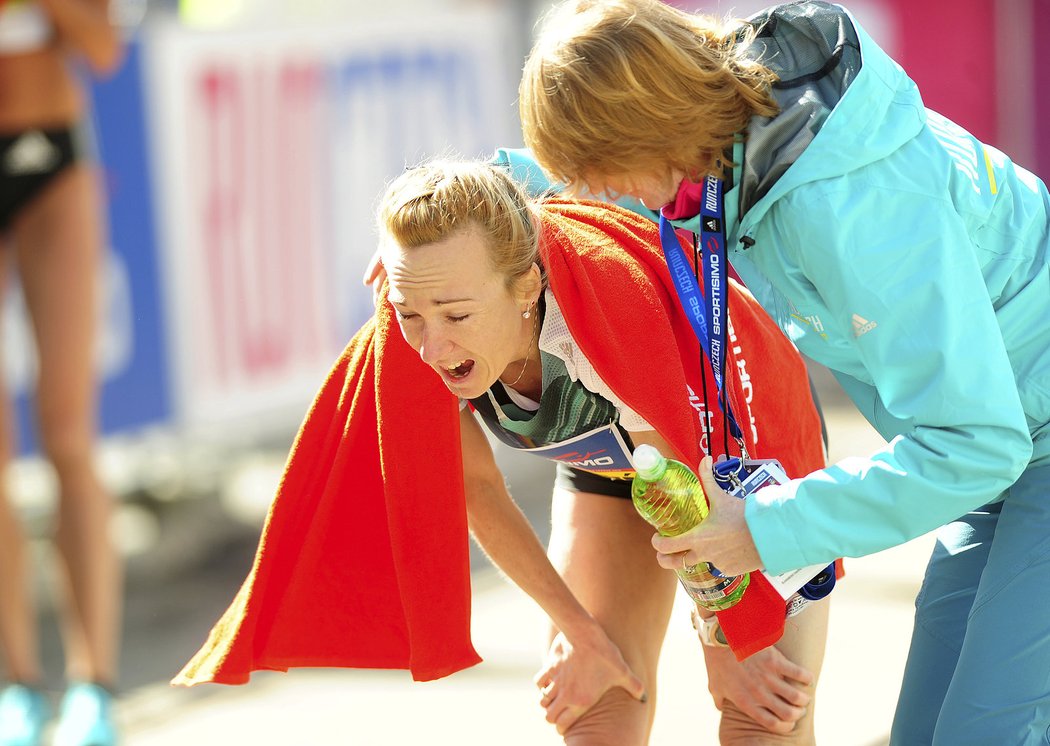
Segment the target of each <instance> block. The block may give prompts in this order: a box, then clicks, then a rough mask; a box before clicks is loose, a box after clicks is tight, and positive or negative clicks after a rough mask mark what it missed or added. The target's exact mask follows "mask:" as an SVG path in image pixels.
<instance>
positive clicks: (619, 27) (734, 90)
mask: <svg viewBox="0 0 1050 746" xmlns="http://www.w3.org/2000/svg"><path fill="white" fill-rule="evenodd" d="M752 39H753V30H752V29H750V27H748V26H746V24H741V23H739V22H737V23H728V22H721V21H719V20H717V19H714V18H712V17H709V16H704V15H694V14H690V13H685V12H683V11H680V10H677V9H675V8H672V7H671V6H670V5H667V4H665V3H663V2H660V0H567V1H566V2H563V3H562V4H561V5H560V6H558V7H556V8H555V9H554V10H553V11H552V12H551V14H550V15H548V16H547V18H546V19H545V21H544V25H543V30H542V31H541V33H540V36H539V38H538V40H537V42H536V45H535V46H534V47H533V50H532V52H531V54H530V55H529V58H528V61H527V62H526V63H525V71H524V76H523V77H522V81H521V87H520V90H519V107H520V114H521V122H522V128H523V130H524V135H525V143H526V144H527V145H528V146H529V147H530V148H531V149H532V151H533V153H534V155H535V157H536V159H537V161H538V162H539V164H540V165H541V166H542V167H543V168H544V169H545V170H546V171H548V173H549V174H550V175H551V176H553V177H554V178H556V179H559V180H561V181H563V182H565V183H567V184H569V185H570V186H572V187H575V188H580V187H585V186H586V182H587V181H588V180H589V179H601V177H605V176H621V175H624V174H629V173H632V172H638V171H645V172H662V171H665V170H670V169H676V170H680V171H683V172H685V173H686V174H687V175H688V176H690V177H692V178H698V177H700V176H703V175H704V174H707V173H718V172H719V170H720V168H721V162H722V161H723V160H724V153H725V151H726V150H727V149H728V148H730V147H731V145H732V143H733V138H734V137H735V136H736V135H737V134H738V133H741V132H743V131H744V130H745V128H746V126H747V123H748V120H749V119H750V118H751V117H752V116H753V115H756V114H758V115H761V116H773V115H774V114H775V113H776V112H777V106H776V103H775V102H774V100H773V97H772V95H771V92H770V89H771V86H772V83H773V82H774V81H775V80H776V76H775V75H774V74H773V73H772V72H770V71H769V70H768V69H767V68H765V67H764V66H762V65H760V64H758V63H756V62H754V61H752V60H750V59H748V58H747V57H746V56H745V55H744V54H743V50H744V49H745V48H746V46H747V45H748V44H749V43H750V42H751V41H752Z"/></svg>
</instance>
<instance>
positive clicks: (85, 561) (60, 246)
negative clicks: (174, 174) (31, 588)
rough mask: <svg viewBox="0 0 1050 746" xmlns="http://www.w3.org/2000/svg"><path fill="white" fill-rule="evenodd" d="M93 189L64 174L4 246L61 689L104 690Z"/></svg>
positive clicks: (81, 173)
mask: <svg viewBox="0 0 1050 746" xmlns="http://www.w3.org/2000/svg"><path fill="white" fill-rule="evenodd" d="M98 189H99V185H98V183H97V181H96V174H95V172H94V170H93V169H92V168H91V167H89V166H87V165H85V164H75V165H73V166H71V167H69V168H67V169H66V170H65V171H64V172H63V173H61V174H60V175H58V176H57V177H56V178H55V179H54V181H53V182H52V183H51V184H49V185H48V188H47V189H46V190H45V191H44V192H42V193H41V194H40V195H38V196H37V197H36V198H35V199H34V200H33V202H32V203H30V204H29V205H28V206H27V207H26V209H25V210H24V212H23V214H22V215H21V216H20V218H19V220H18V221H17V222H16V224H15V236H14V237H15V242H16V247H17V257H18V267H19V274H20V276H21V279H22V287H23V292H24V294H25V299H26V306H27V308H28V311H29V316H30V319H31V321H32V324H33V331H34V334H35V337H36V342H37V353H38V358H39V379H38V383H37V400H38V407H39V411H38V417H39V430H40V438H41V445H42V448H43V451H44V453H45V454H46V456H47V457H48V459H49V460H50V461H51V463H52V464H53V466H54V469H55V474H56V477H57V479H58V486H59V507H58V516H57V526H56V532H55V541H56V544H57V546H58V550H59V554H60V556H61V559H62V565H63V567H64V570H65V572H64V580H65V583H64V594H63V595H64V598H63V602H64V603H63V639H64V642H65V653H66V673H67V676H68V678H69V679H70V681H74V682H93V683H97V684H101V685H103V686H106V687H111V686H112V685H113V684H114V683H115V681H116V673H117V670H116V660H117V647H118V640H119V630H120V609H121V585H122V580H121V576H122V573H121V567H120V562H119V559H118V556H117V553H116V551H115V548H114V545H113V543H112V540H111V536H110V518H111V515H112V500H111V498H110V496H109V494H108V493H107V492H106V490H105V489H104V487H103V485H102V483H101V481H100V479H99V477H98V475H97V473H96V470H95V464H94V446H95V429H96V399H97V381H96V360H95V351H96V346H97V345H96V342H97V340H96V337H97V329H98V316H99V312H100V306H99V293H98V280H99V276H100V268H101V262H102V260H103V257H104V251H103V245H102V235H103V230H102V228H103V217H102V204H101V200H100V196H99V192H98ZM101 693H102V690H100V691H99V694H101Z"/></svg>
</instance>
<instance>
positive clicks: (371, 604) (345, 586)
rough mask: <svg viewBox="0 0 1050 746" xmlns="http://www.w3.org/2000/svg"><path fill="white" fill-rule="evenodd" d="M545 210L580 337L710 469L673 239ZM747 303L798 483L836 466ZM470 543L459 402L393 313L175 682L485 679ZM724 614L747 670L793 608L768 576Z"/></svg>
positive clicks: (286, 484) (610, 217) (806, 401)
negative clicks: (396, 673)
mask: <svg viewBox="0 0 1050 746" xmlns="http://www.w3.org/2000/svg"><path fill="white" fill-rule="evenodd" d="M542 213H543V223H544V230H543V242H542V247H543V261H544V263H545V265H546V268H547V272H548V277H549V279H550V283H551V287H552V290H553V292H554V293H555V295H556V296H557V298H558V302H559V305H560V306H561V308H562V311H563V313H564V314H565V317H566V321H567V323H568V325H569V329H570V331H572V333H573V336H574V337H575V338H576V340H577V341H578V343H579V344H580V346H581V348H582V349H583V351H584V353H585V354H586V355H587V357H588V358H589V359H590V360H591V361H592V363H593V364H594V366H595V368H596V370H597V371H598V373H599V375H600V376H601V377H602V378H603V380H605V382H606V383H607V384H608V385H609V386H610V387H611V388H612V389H613V391H615V392H616V393H617V395H619V396H620V397H621V398H622V399H623V400H624V402H625V403H627V404H628V405H629V406H631V407H632V408H633V409H635V410H636V411H637V412H638V413H639V414H640V415H642V416H643V417H644V418H645V419H646V420H647V421H648V422H649V423H650V424H652V425H653V426H654V427H655V428H656V429H657V430H658V431H659V432H660V433H661V434H662V435H663V436H664V438H665V439H666V440H667V441H668V443H669V444H671V446H672V447H673V448H674V450H675V456H676V457H677V458H679V459H680V460H682V461H684V462H685V463H687V464H698V463H699V461H700V449H699V446H698V443H699V437H700V428H699V422H698V418H697V415H696V410H695V409H694V407H693V406H691V405H690V401H689V396H688V391H687V389H686V385H687V383H688V385H689V386H690V387H691V388H692V390H693V392H695V394H696V395H698V396H699V394H700V391H701V388H700V383H699V381H700V378H699V376H700V370H701V368H700V362H699V361H700V349H699V345H698V344H697V342H696V340H695V338H694V337H693V334H692V330H691V328H690V326H689V324H688V321H687V320H686V318H685V316H684V314H683V313H682V311H681V308H680V306H679V305H678V300H677V298H676V297H675V295H674V290H673V285H672V284H671V280H670V276H669V274H668V270H667V267H666V264H665V263H664V260H663V256H662V254H661V252H660V249H659V248H658V247H659V242H658V234H657V231H656V227H655V225H654V224H653V223H652V222H650V221H648V220H645V219H644V218H641V217H639V216H637V215H635V214H634V213H631V212H628V211H626V210H621V209H619V208H615V207H610V206H608V205H603V204H599V203H574V202H568V201H560V200H552V201H550V202H549V203H546V204H545V206H544V208H543V211H542ZM730 298H731V300H730V304H731V305H730V309H731V313H732V322H733V328H734V330H735V331H736V335H737V338H738V341H739V348H740V349H739V350H737V349H736V348H734V346H733V345H731V346H730V355H729V360H728V364H729V366H730V370H734V369H735V368H736V366H737V365H738V364H739V363H740V362H741V361H743V362H744V363H745V365H746V369H747V372H748V373H749V375H750V376H751V379H752V382H753V384H754V385H753V387H752V388H750V389H748V388H746V387H745V386H742V385H737V383H735V382H737V381H738V380H739V377H738V376H737V375H729V376H727V379H728V380H729V382H730V383H729V387H730V397H731V400H732V402H733V408H734V412H735V413H736V414H737V417H738V419H739V420H740V421H741V424H742V426H743V427H744V429H745V431H747V433H746V434H747V441H748V451H749V453H750V454H752V455H753V456H759V457H762V456H766V455H775V456H776V457H778V458H779V459H780V460H781V462H782V463H783V464H784V467H785V468H786V469H787V470H788V472H789V473H791V474H805V473H808V472H809V471H812V470H814V469H817V468H820V467H821V466H823V454H822V450H821V446H820V434H819V433H820V425H819V420H818V417H817V414H816V410H815V408H814V407H813V403H812V399H811V398H810V392H809V387H808V384H807V379H806V376H805V368H804V365H803V363H802V360H801V358H800V357H799V356H798V353H797V352H796V351H795V350H794V348H793V347H792V346H791V345H790V343H789V342H788V341H787V340H786V339H785V338H784V337H783V336H782V335H781V334H780V332H779V331H778V330H777V329H776V328H775V327H774V326H773V324H772V321H771V320H770V319H769V318H768V317H767V316H765V315H764V313H763V312H762V310H761V309H760V308H759V307H758V305H757V304H756V303H755V302H754V300H753V299H751V298H750V296H749V295H748V294H747V293H746V291H743V290H742V289H741V288H739V287H738V286H736V285H732V286H731V289H730ZM705 367H706V366H705ZM708 390H709V391H710V392H714V390H715V389H714V381H713V379H712V378H711V377H710V373H709V372H708ZM749 397H750V400H749ZM712 404H713V402H712ZM749 412H750V413H751V415H753V416H754V417H755V418H756V419H757V420H758V422H759V423H760V430H759V431H758V432H759V438H758V442H757V443H756V442H755V439H754V437H753V433H752V430H751V428H750V427H748V425H747V424H746V423H748V422H749V418H750V416H751V415H749V414H748V413H749ZM718 420H719V418H718V417H716V418H715V421H716V423H715V424H716V428H720V423H719V422H718ZM785 424H787V426H784V425H785ZM719 432H720V430H719V431H717V432H716V435H715V442H716V443H719V442H721V441H720V438H721V436H720V434H719ZM467 542H468V534H467V525H466V512H465V507H464V496H463V481H462V464H461V456H460V452H459V420H458V414H457V407H456V400H455V398H454V397H453V396H452V395H451V394H450V393H449V392H448V390H447V389H446V388H445V387H444V385H443V384H442V383H441V381H440V379H439V378H438V376H437V375H435V374H434V373H433V372H432V371H431V370H429V367H428V366H426V365H425V364H424V363H423V362H422V361H421V360H420V359H419V356H418V354H416V353H415V351H413V350H412V349H411V348H410V347H409V346H408V345H407V344H406V343H405V342H404V340H403V338H402V337H401V334H400V331H399V329H398V327H397V324H396V322H395V320H394V319H393V314H392V312H391V310H390V307H389V305H388V304H386V303H385V302H383V303H380V307H379V309H378V310H377V312H376V316H375V319H374V320H373V321H370V322H369V323H368V324H366V325H365V327H364V328H362V330H361V331H360V332H358V334H357V335H355V337H354V338H353V339H352V340H351V341H350V344H349V345H348V346H347V348H346V351H345V352H344V353H343V355H342V357H340V359H339V361H338V362H337V363H336V365H335V367H334V368H333V370H332V372H331V373H330V375H329V377H328V379H327V380H326V381H325V383H324V385H323V386H322V388H321V390H320V392H319V393H318V395H317V398H316V400H315V401H314V404H313V406H312V407H311V409H310V411H309V412H308V414H307V416H306V419H305V420H304V422H303V425H302V427H301V429H300V432H299V435H298V437H297V438H296V442H295V444H294V446H293V447H292V451H291V454H290V456H289V459H288V464H287V466H286V470H285V475H284V478H283V479H282V482H281V485H280V487H279V489H278V492H277V496H276V498H275V499H274V502H273V505H272V506H271V508H270V513H269V516H268V517H267V520H266V525H265V527H264V529H263V534H262V538H261V540H260V543H259V549H258V553H257V555H256V558H255V563H254V566H253V568H252V571H251V573H250V574H249V576H248V578H247V579H246V580H245V582H244V585H243V586H242V587H241V590H240V592H239V593H238V595H237V597H236V598H235V599H234V601H233V603H232V605H231V606H230V608H229V609H228V610H227V611H226V613H225V614H224V615H223V617H222V618H221V619H220V620H219V622H218V623H217V624H216V625H215V627H214V629H213V630H212V632H211V634H210V636H209V638H208V640H207V642H206V643H205V645H204V646H203V647H202V648H201V650H200V651H199V652H198V653H197V654H196V655H195V656H194V657H193V659H192V660H191V661H190V662H189V663H187V665H186V666H185V668H184V669H183V670H182V671H181V672H180V673H179V675H178V676H177V677H176V678H175V679H174V681H173V683H175V684H184V685H192V684H197V683H202V682H207V681H212V682H217V683H225V684H240V683H244V682H246V681H247V680H248V678H249V675H250V673H251V672H252V671H255V670H263V669H271V670H282V671H283V670H287V669H289V668H292V667H314V666H338V667H351V668H407V669H409V670H410V671H411V672H412V676H413V678H415V679H417V680H429V679H434V678H439V677H441V676H445V675H448V674H450V673H453V672H455V671H458V670H460V669H463V668H466V667H468V666H471V665H473V664H475V663H477V662H479V660H480V658H479V657H478V655H477V653H476V652H475V650H474V648H473V647H472V645H471V642H470V572H469V565H468V555H467V549H468V546H467ZM771 594H772V595H771ZM719 617H720V619H721V620H722V626H723V628H724V630H725V633H726V637H727V639H728V640H729V641H730V642H731V644H732V645H733V647H734V650H735V651H736V653H737V656H738V657H746V655H749V654H750V653H752V652H755V651H756V650H759V649H761V648H763V647H766V646H767V645H770V644H772V643H773V642H776V640H777V639H779V637H780V635H781V634H782V632H783V625H784V602H783V600H782V599H780V597H779V596H778V595H776V592H775V591H773V589H772V588H771V587H769V585H768V583H767V582H765V581H764V579H762V578H760V577H758V576H756V579H755V580H752V583H751V587H750V589H749V590H748V591H747V593H745V595H744V601H742V602H741V603H740V604H738V605H737V606H736V607H734V608H733V609H731V610H729V611H727V612H720V613H719Z"/></svg>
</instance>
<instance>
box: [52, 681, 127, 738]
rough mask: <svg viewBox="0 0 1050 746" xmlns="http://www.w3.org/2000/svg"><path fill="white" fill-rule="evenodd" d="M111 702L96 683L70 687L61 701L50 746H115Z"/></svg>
mask: <svg viewBox="0 0 1050 746" xmlns="http://www.w3.org/2000/svg"><path fill="white" fill-rule="evenodd" d="M112 700H113V695H111V694H110V693H109V691H108V690H107V689H106V688H105V687H102V686H99V685H98V684H89V683H83V684H71V685H70V687H69V688H68V689H67V690H66V696H65V697H63V698H62V712H61V714H60V715H59V720H58V728H56V729H55V744H54V746H115V744H116V743H117V728H116V725H115V724H114V722H113V713H112V709H113V708H112Z"/></svg>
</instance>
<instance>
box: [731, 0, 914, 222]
mask: <svg viewBox="0 0 1050 746" xmlns="http://www.w3.org/2000/svg"><path fill="white" fill-rule="evenodd" d="M748 24H749V25H751V26H753V27H754V28H755V31H756V38H755V41H754V42H753V43H752V44H751V46H750V47H749V48H748V54H749V56H750V57H752V58H753V59H755V60H757V61H759V62H761V63H762V64H764V65H765V66H766V67H768V68H770V69H771V70H772V71H773V72H775V73H776V74H777V76H778V77H779V81H778V82H777V83H776V84H775V85H774V89H773V94H774V97H775V98H776V100H777V103H778V104H779V105H780V112H779V113H778V114H777V115H776V116H774V117H754V118H752V120H751V122H750V123H749V126H748V133H747V143H746V151H745V157H744V163H743V165H742V168H741V169H740V170H739V172H738V173H739V183H740V198H739V199H740V203H739V204H740V214H741V216H742V217H741V220H740V233H741V234H744V233H747V231H748V228H749V226H751V225H754V224H755V223H756V222H758V221H759V220H760V219H761V218H762V216H763V215H765V213H766V212H767V211H768V210H769V208H770V207H771V206H772V205H773V204H774V203H775V202H776V201H777V199H779V198H780V197H781V196H783V195H784V194H786V193H787V192H788V191H790V190H791V189H794V188H795V187H797V186H800V185H801V184H804V183H807V182H811V181H816V180H818V179H825V178H830V177H835V176H839V175H841V174H845V173H848V172H850V171H853V170H856V169H858V168H861V167H863V166H865V165H867V164H869V163H872V162H874V161H877V160H879V159H881V158H883V157H885V156H886V155H888V154H890V153H892V152H893V151H895V150H897V149H898V148H900V147H901V146H902V145H903V144H904V143H906V142H907V141H908V140H910V139H912V138H913V137H915V136H916V135H917V134H918V133H919V131H920V130H921V129H922V127H923V125H924V123H925V121H926V114H925V108H924V106H923V103H922V99H921V97H920V96H919V92H918V89H917V88H916V86H915V84H914V83H913V82H912V81H911V79H910V78H908V76H907V75H906V74H905V72H904V70H903V69H902V68H901V67H900V66H899V65H898V64H897V63H896V62H894V61H893V60H892V59H891V58H890V57H889V56H888V55H887V54H886V53H885V52H884V51H883V50H882V49H881V48H880V47H879V46H878V45H877V44H876V43H875V41H874V40H872V39H871V37H870V36H868V34H867V33H866V32H865V31H864V30H863V29H862V28H861V27H860V26H859V25H858V24H857V23H856V22H855V21H854V19H853V17H852V16H851V15H850V14H849V13H848V11H846V10H845V9H844V8H842V7H841V6H838V5H833V4H830V3H825V2H813V1H807V2H798V3H791V4H788V5H782V6H778V7H776V8H774V9H772V10H770V11H764V12H762V13H760V14H758V15H756V16H754V17H752V18H751V19H749V20H748Z"/></svg>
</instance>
